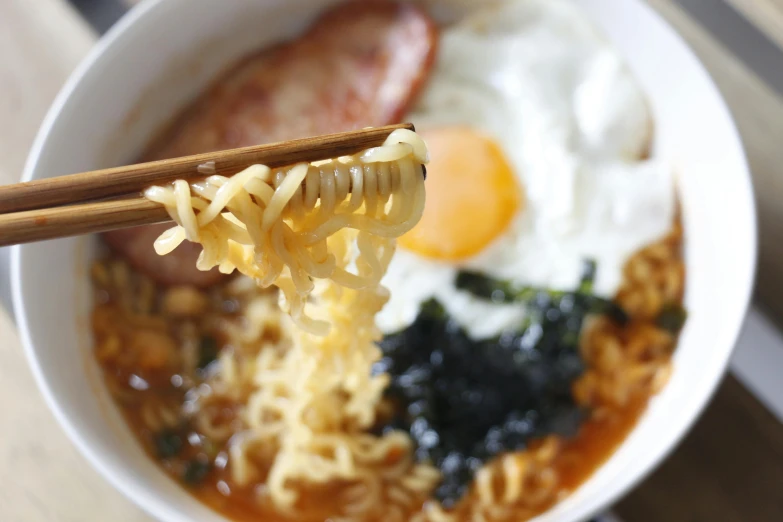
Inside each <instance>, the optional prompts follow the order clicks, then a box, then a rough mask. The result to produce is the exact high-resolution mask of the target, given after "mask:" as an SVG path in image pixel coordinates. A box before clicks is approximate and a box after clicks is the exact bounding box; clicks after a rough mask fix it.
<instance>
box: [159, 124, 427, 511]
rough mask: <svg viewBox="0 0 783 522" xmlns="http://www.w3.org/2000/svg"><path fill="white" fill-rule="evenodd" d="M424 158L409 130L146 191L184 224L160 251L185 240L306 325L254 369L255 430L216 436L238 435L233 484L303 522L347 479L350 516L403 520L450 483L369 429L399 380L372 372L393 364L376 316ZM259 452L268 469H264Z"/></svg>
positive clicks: (251, 411) (398, 436)
mask: <svg viewBox="0 0 783 522" xmlns="http://www.w3.org/2000/svg"><path fill="white" fill-rule="evenodd" d="M426 161H427V151H426V147H425V145H424V142H423V141H422V140H421V139H420V138H419V137H418V136H417V135H416V134H415V133H413V132H411V131H407V130H397V131H395V132H394V133H392V134H391V135H390V136H389V138H388V139H387V141H386V142H385V143H384V145H383V146H381V147H377V148H373V149H369V150H367V151H364V152H363V153H361V154H358V155H356V156H350V157H343V158H338V159H334V160H329V161H325V162H318V163H313V164H307V163H304V164H299V165H295V166H293V167H290V168H286V169H281V170H277V171H273V170H271V169H269V168H268V167H265V166H262V165H254V166H252V167H249V168H248V169H246V170H244V171H242V172H240V173H238V174H236V175H235V176H233V177H231V178H226V177H223V176H210V177H208V178H207V179H206V180H205V181H203V182H197V183H193V184H192V185H190V184H188V183H187V182H186V181H183V180H178V181H176V182H174V183H173V185H172V186H168V187H152V188H150V189H148V190H147V191H146V192H145V195H146V197H147V198H149V199H150V200H152V201H155V202H158V203H161V204H163V205H165V207H166V209H167V210H168V212H169V213H170V215H171V217H172V218H173V219H174V221H176V223H177V226H175V227H174V228H172V229H170V230H168V231H166V232H165V233H164V234H163V235H161V236H160V238H158V240H157V241H156V243H155V249H156V251H157V252H158V253H159V254H161V255H163V254H166V253H168V252H171V251H172V250H173V249H174V248H176V247H177V246H178V245H179V244H180V243H181V242H182V241H183V240H185V239H188V240H190V241H193V242H197V243H200V244H201V245H202V246H203V252H202V254H201V256H200V257H199V260H198V267H199V268H200V269H202V270H209V269H211V268H212V267H214V266H218V267H219V269H220V271H221V272H224V273H230V272H232V271H234V270H238V271H239V272H241V273H242V274H244V275H246V276H248V277H250V278H252V279H253V280H254V281H255V282H256V283H257V284H258V285H259V286H261V287H268V286H271V285H274V286H276V287H278V288H279V289H280V303H281V308H282V309H284V310H285V311H287V312H288V313H289V314H290V316H291V318H292V319H293V321H294V323H296V325H297V327H298V328H292V329H290V332H291V333H290V335H291V338H290V339H289V342H287V343H281V344H280V345H278V346H270V347H269V349H265V350H261V351H260V352H259V355H258V357H257V359H256V360H255V361H254V363H253V364H252V366H251V368H252V375H250V376H249V380H250V381H251V382H252V385H253V387H254V389H253V391H252V392H251V393H250V394H249V396H248V397H247V407H246V408H245V411H244V413H243V417H244V418H243V424H244V426H245V429H244V430H243V431H241V432H239V433H234V434H232V433H231V432H230V430H224V431H226V433H223V434H221V433H215V432H217V431H220V427H219V426H215V425H213V426H208V427H207V428H208V429H210V430H211V434H212V435H213V436H216V438H217V439H218V440H220V438H221V435H222V438H224V439H225V438H227V437H230V441H229V454H230V470H231V474H232V479H233V480H234V482H235V483H236V484H239V485H250V484H253V483H258V482H263V483H265V485H266V487H265V488H264V489H263V491H262V492H260V493H259V495H261V496H266V497H268V500H269V501H270V502H271V503H272V504H273V505H274V506H275V508H276V509H278V510H280V511H283V512H287V513H289V514H291V515H295V514H296V513H297V509H298V506H299V505H300V502H299V501H300V500H301V497H302V494H301V493H302V492H303V490H307V489H311V488H312V487H313V486H324V487H325V486H329V485H332V484H335V483H342V484H345V485H348V486H350V487H347V488H343V491H342V494H343V495H344V496H345V498H344V499H343V502H342V503H341V504H342V505H343V506H344V507H343V509H344V511H345V512H344V513H343V515H344V516H346V517H349V518H352V519H359V518H364V517H367V516H368V515H369V514H371V513H376V512H378V513H381V512H383V509H386V510H387V514H386V515H385V516H386V518H388V517H389V516H390V517H392V518H391V519H394V518H399V517H402V516H403V513H404V511H403V509H404V508H405V509H408V510H409V509H410V507H412V505H413V503H414V502H416V501H417V500H418V502H419V503H420V502H421V499H422V498H424V497H426V496H427V494H428V493H429V492H430V491H431V490H432V488H433V487H434V486H435V484H436V483H437V482H438V480H439V472H438V471H437V470H436V469H435V468H433V467H431V466H429V465H426V464H416V463H414V462H413V461H412V459H411V457H410V455H411V440H410V438H409V437H408V435H407V433H405V432H400V431H391V432H388V433H385V434H383V435H374V434H371V433H369V432H368V430H369V429H370V428H372V427H373V425H374V424H375V422H376V415H377V411H378V406H379V404H380V403H381V399H382V394H383V392H384V389H385V388H386V387H387V385H388V382H389V378H388V375H386V374H381V375H373V372H372V366H373V364H374V363H375V362H376V361H378V360H379V359H380V357H381V352H380V350H379V348H378V346H377V345H376V343H377V342H378V341H379V340H380V338H381V334H380V332H379V330H378V329H377V327H376V326H375V322H374V317H375V314H376V313H377V312H378V311H379V310H380V309H381V307H382V306H383V305H384V304H385V302H386V300H387V299H388V291H387V290H386V289H385V288H383V287H382V286H381V285H380V280H381V278H382V276H383V275H384V273H385V271H386V268H387V266H388V264H389V262H390V260H391V256H392V255H393V252H394V238H396V237H398V236H400V235H401V234H403V233H405V232H407V231H408V230H410V229H411V228H412V227H413V226H414V225H415V224H416V223H417V222H418V220H419V218H420V217H421V214H422V211H423V207H424V171H423V167H422V164H423V163H425V162H426ZM305 308H307V311H305ZM258 311H259V312H260V313H261V314H263V313H265V312H268V311H269V309H268V308H264V307H263V306H262V307H261V308H260V309H259V310H258ZM222 362H223V366H224V368H223V371H222V375H221V379H222V384H223V388H224V389H225V390H227V391H226V393H232V390H233V391H234V392H235V393H239V392H238V390H239V389H241V388H242V384H243V377H241V376H240V375H239V374H240V373H243V372H241V371H240V368H238V365H237V364H236V363H234V364H232V361H231V360H230V359H229V358H225V360H223V361H222ZM244 374H245V375H247V372H244ZM244 380H245V381H247V378H245V379H244ZM259 454H262V455H264V456H266V457H267V459H268V460H267V461H266V462H260V463H259V461H258V460H259V459H258V456H259ZM390 464H392V465H390ZM379 469H380V470H381V472H380V473H379ZM262 500H263V499H262ZM384 505H386V508H384ZM389 509H391V510H392V511H391V512H388V510H389ZM395 509H396V510H397V512H395V511H394V510H395ZM379 510H380V511H379ZM399 519H400V520H401V519H402V518H399Z"/></svg>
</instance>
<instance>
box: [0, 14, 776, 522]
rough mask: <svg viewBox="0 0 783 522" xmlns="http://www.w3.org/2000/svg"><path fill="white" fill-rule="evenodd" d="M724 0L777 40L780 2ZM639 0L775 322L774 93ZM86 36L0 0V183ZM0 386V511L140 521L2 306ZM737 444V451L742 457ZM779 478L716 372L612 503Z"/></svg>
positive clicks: (695, 511) (38, 519)
mask: <svg viewBox="0 0 783 522" xmlns="http://www.w3.org/2000/svg"><path fill="white" fill-rule="evenodd" d="M705 1H706V0H705ZM712 1H716V0H712ZM726 1H728V2H731V3H732V4H733V5H734V6H735V8H736V9H737V10H738V11H740V12H742V13H743V14H745V15H746V16H747V17H748V19H749V20H752V21H754V23H756V25H757V26H758V27H759V28H760V29H761V30H762V31H764V32H766V33H767V34H768V35H769V38H770V39H771V40H773V41H776V42H777V43H778V44H779V45H781V46H782V47H783V0H726ZM650 3H651V4H652V5H653V6H654V7H655V8H656V9H657V10H658V11H659V12H661V13H662V14H663V16H664V17H665V18H666V19H667V20H669V22H670V23H671V24H672V25H673V26H674V27H675V28H676V29H677V30H678V31H680V33H681V34H682V35H683V36H684V37H685V38H686V40H687V41H688V42H689V43H690V45H691V46H692V47H693V49H694V50H695V51H696V53H697V54H698V56H699V57H700V58H701V59H702V60H703V62H704V64H705V65H706V66H707V68H708V69H709V70H710V72H711V73H712V75H713V77H714V78H715V81H716V82H717V84H718V86H719V87H720V89H721V91H722V92H723V94H724V96H725V97H726V99H727V101H728V103H729V105H730V107H731V109H732V112H733V114H734V117H735V118H736V120H737V124H738V126H739V129H740V132H741V134H742V137H743V139H744V142H745V146H746V148H747V151H748V156H749V160H750V164H751V168H752V171H753V176H754V181H755V186H756V197H757V198H758V204H759V217H760V226H761V259H760V263H759V268H760V272H759V279H758V282H759V285H758V287H759V288H758V298H759V299H760V300H761V302H762V303H763V304H764V305H765V306H766V307H767V308H768V309H770V310H772V311H774V312H775V314H776V317H777V318H778V319H783V270H779V269H777V260H778V259H781V258H783V203H781V202H783V175H781V172H780V170H781V167H780V166H781V165H783V98H781V97H780V96H779V95H778V94H777V93H776V92H775V91H773V90H772V89H771V88H770V87H769V86H768V85H766V84H765V83H764V82H763V81H762V80H761V79H760V78H759V77H758V76H757V75H755V74H754V73H753V72H752V71H751V70H750V69H749V68H748V67H746V66H745V65H743V63H741V62H740V61H739V60H738V59H737V58H736V57H734V56H733V55H732V54H731V53H730V52H728V51H727V50H726V49H725V48H723V47H722V46H721V45H720V44H719V43H718V42H717V41H716V40H715V39H714V38H713V37H712V36H711V35H710V34H708V33H707V32H706V31H705V30H704V29H703V28H702V27H701V26H699V25H698V24H697V23H696V22H695V21H694V20H692V19H691V18H690V17H689V15H688V14H686V12H685V11H683V10H682V9H681V8H680V7H679V6H678V5H677V2H676V0H650ZM94 40H95V34H94V33H93V32H92V30H91V29H90V28H89V27H88V26H87V25H86V24H85V23H84V22H83V21H82V20H81V18H80V17H79V16H78V14H76V13H75V12H73V10H72V9H71V8H70V7H69V6H68V5H67V4H66V3H65V2H64V0H34V1H32V0H0V122H2V125H0V158H1V159H0V184H2V183H11V182H14V181H16V180H17V178H18V176H19V175H20V173H21V171H22V167H23V164H24V159H25V157H26V155H27V151H28V149H29V147H30V144H31V143H32V140H33V137H34V134H35V132H36V130H37V128H38V126H39V124H40V122H41V119H42V118H43V116H44V114H45V112H46V109H47V108H48V106H49V104H50V103H51V101H52V99H53V97H54V95H55V94H56V92H57V90H58V89H59V88H60V86H61V85H62V83H63V82H64V80H65V78H66V77H67V75H68V74H69V73H70V71H71V70H72V69H73V68H74V67H75V65H76V64H77V63H78V62H79V60H80V59H81V58H82V57H83V56H84V55H85V53H86V52H87V51H88V49H89V48H90V46H91V45H92V43H93V42H94ZM781 322H783V321H781ZM0 397H2V399H0V400H1V401H2V408H3V415H2V416H0V521H2V522H17V521H25V522H60V521H62V522H104V521H106V520H112V521H115V522H142V521H149V520H150V518H149V517H147V516H146V515H145V514H144V513H142V512H141V511H140V510H139V509H138V508H136V507H135V506H133V505H132V504H131V503H130V502H129V501H127V500H126V499H125V498H124V497H122V496H121V495H120V494H119V493H117V492H116V491H115V490H114V489H113V488H112V487H111V486H109V485H108V484H107V483H105V482H104V481H103V480H102V479H101V478H100V477H99V476H98V475H97V473H96V472H95V471H94V470H93V469H92V468H91V467H90V466H89V465H88V464H87V462H86V461H85V460H84V459H83V458H82V457H81V456H80V455H79V454H78V453H77V452H76V450H75V449H74V448H73V446H72V445H71V444H70V443H69V442H68V440H67V439H66V437H65V434H64V433H63V432H62V431H61V430H60V428H59V426H58V425H57V423H56V421H55V420H54V418H53V416H52V415H51V413H50V412H49V411H48V409H47V408H46V406H45V404H44V402H43V400H42V398H41V396H40V394H39V392H38V390H37V389H36V387H35V384H34V382H33V378H32V375H31V374H30V371H29V369H28V368H27V365H26V363H25V361H24V357H23V354H22V351H21V347H20V344H19V339H18V337H17V335H16V332H15V329H14V327H13V324H12V323H11V321H10V319H9V318H8V317H7V315H5V312H4V311H3V310H2V309H0ZM721 437H723V438H721ZM743 448H748V449H749V450H750V451H748V452H747V455H749V457H748V458H745V457H743V456H742V455H743V453H742V452H743ZM735 452H739V453H737V454H736V456H732V455H735ZM779 484H783V428H781V426H780V423H779V422H777V421H776V420H775V419H773V418H772V417H771V416H770V415H769V414H768V413H767V412H766V411H765V410H764V409H763V408H762V407H761V406H760V405H759V404H758V403H757V402H756V401H755V399H753V398H752V396H750V395H749V394H748V393H747V392H746V391H745V390H744V389H743V388H742V387H741V386H740V385H739V384H738V383H737V382H736V381H734V380H733V379H731V378H729V379H728V380H727V381H726V382H725V383H724V385H723V387H722V389H721V392H720V393H719V394H718V397H717V399H716V401H715V402H714V403H713V405H712V406H711V407H710V409H709V410H708V412H707V414H706V415H705V416H704V417H703V418H702V420H701V421H700V423H699V425H698V426H697V427H696V429H695V430H694V431H693V433H692V434H691V435H690V436H689V437H688V439H687V440H686V441H685V442H684V443H683V444H682V445H681V447H680V448H679V449H678V450H677V451H676V452H675V454H674V455H673V456H672V458H670V459H669V461H668V462H667V463H665V464H664V465H663V466H662V467H661V469H660V470H658V471H657V472H656V473H655V474H654V475H653V476H652V477H651V478H650V479H648V481H646V482H645V483H644V484H643V485H642V486H641V487H640V488H638V489H637V490H636V491H635V492H633V493H632V494H631V495H629V496H628V497H627V498H626V499H625V500H624V501H623V502H622V503H621V504H620V505H619V506H618V511H619V512H620V514H621V515H624V516H625V517H626V518H627V520H628V521H629V522H637V521H650V522H653V521H665V522H677V521H683V522H686V521H687V522H690V521H710V522H723V521H726V522H729V521H731V522H733V521H737V522H753V521H759V522H768V521H775V520H783V501H781V500H779V499H778V498H779V497H778V495H777V486H778V485H779Z"/></svg>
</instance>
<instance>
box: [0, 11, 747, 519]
mask: <svg viewBox="0 0 783 522" xmlns="http://www.w3.org/2000/svg"><path fill="white" fill-rule="evenodd" d="M423 1H425V3H428V4H431V6H432V7H433V8H434V9H435V11H436V13H437V14H438V17H439V18H441V19H447V18H448V17H449V16H450V15H451V14H453V13H454V11H455V9H457V10H458V9H459V6H460V5H462V6H465V5H469V2H468V1H467V0H456V1H455V0H452V1H449V0H437V1H432V0H423ZM574 1H575V2H576V3H578V4H580V5H581V6H582V7H583V8H584V10H585V12H586V14H587V16H589V17H590V18H592V19H593V20H594V21H595V22H596V23H597V24H598V25H599V26H600V27H601V28H602V29H603V30H604V32H605V33H606V35H607V37H608V38H609V39H610V40H611V41H612V42H613V43H614V44H615V45H616V47H617V48H618V49H619V50H620V52H621V53H622V54H623V55H624V56H625V58H626V59H627V61H628V63H629V64H630V66H631V67H632V69H633V70H634V72H635V73H636V75H637V76H638V77H639V79H640V80H641V82H642V83H643V85H644V87H645V89H646V91H647V93H648V95H649V98H650V101H651V104H652V107H653V110H654V113H655V122H656V154H661V155H665V156H666V157H667V158H669V159H670V160H671V161H672V164H673V165H674V168H675V169H676V171H677V173H678V188H679V195H680V200H681V204H682V210H683V221H684V225H685V231H686V266H687V290H686V306H687V308H688V309H689V312H690V316H689V320H688V323H687V325H686V328H685V330H684V331H683V334H682V337H681V340H680V343H679V347H678V349H677V352H676V354H675V361H674V368H675V370H674V373H673V375H672V378H671V381H670V382H669V384H668V385H667V386H666V387H665V389H664V390H663V391H662V392H661V393H660V394H659V395H658V396H657V397H656V398H655V399H654V401H653V402H652V404H651V406H650V408H649V409H648V411H647V412H646V413H645V414H644V416H643V417H642V419H641V421H640V423H639V425H638V426H637V428H636V429H635V430H634V431H633V432H632V433H631V435H630V436H629V437H628V439H627V440H626V441H625V442H624V443H623V444H622V446H621V447H620V448H619V449H618V451H616V452H615V454H614V455H613V456H612V457H611V459H610V460H609V461H608V462H607V463H606V464H605V465H604V466H603V467H602V468H601V469H600V470H599V471H598V472H597V473H596V474H595V475H594V476H593V477H592V478H591V479H590V480H589V481H588V482H586V483H585V484H584V485H583V486H582V487H580V488H579V489H578V490H577V491H576V492H575V493H574V494H573V495H571V496H570V497H569V498H567V499H566V500H565V501H563V502H562V503H560V504H559V505H557V506H556V507H555V508H554V509H553V510H551V511H550V512H548V513H546V514H544V515H542V516H541V517H539V518H538V519H537V520H539V521H541V522H543V521H555V520H558V521H571V520H581V519H583V518H586V517H587V516H589V515H591V514H592V513H594V512H595V511H596V510H598V509H600V508H602V507H604V506H605V505H606V504H607V503H610V502H612V501H613V500H615V499H616V498H617V497H618V496H619V495H620V494H622V493H623V492H624V491H626V490H627V489H628V488H629V487H630V486H631V485H632V484H634V483H635V482H636V481H638V480H639V479H640V478H641V477H642V476H643V475H644V474H645V473H646V472H647V471H649V470H650V469H651V468H652V467H653V466H654V465H655V463H656V462H658V461H659V460H660V459H661V458H662V457H663V456H664V455H665V454H666V453H667V452H668V451H669V450H670V449H671V448H672V447H673V445H674V444H675V443H676V441H677V440H678V439H679V438H680V437H681V436H682V434H683V433H684V431H685V430H686V429H687V428H688V427H689V426H690V424H691V423H692V422H693V420H694V419H695V417H696V415H697V414H698V413H699V411H700V410H701V408H702V407H703V406H704V404H705V403H706V401H707V399H708V398H709V396H710V395H711V393H712V391H713V390H714V388H715V386H716V384H717V383H718V381H719V379H720V377H721V376H722V374H723V371H724V369H725V367H726V363H727V360H728V357H729V355H730V353H731V350H732V348H733V345H734V342H735V340H736V337H737V334H738V331H739V327H740V324H741V322H742V318H743V316H744V312H745V309H746V306H747V302H748V298H749V295H750V289H751V284H752V279H753V267H754V264H755V217H754V216H755V215H754V210H753V200H752V196H751V190H750V189H751V187H750V177H749V173H748V169H747V166H746V163H745V159H744V155H743V151H742V146H741V143H740V141H739V138H738V136H737V133H736V131H735V128H734V125H733V123H732V121H731V117H730V115H729V112H728V110H727V109H726V107H725V105H724V103H723V101H722V99H721V97H720V95H719V93H718V91H717V90H716V88H715V86H714V85H713V83H712V82H711V80H710V79H709V76H708V75H707V74H706V72H705V71H704V69H703V68H702V66H701V65H700V64H699V62H698V60H697V59H696V58H695V57H694V56H693V54H692V53H691V52H690V50H689V49H688V48H687V46H685V44H684V43H683V42H682V41H681V40H680V38H679V37H678V36H677V35H676V34H675V33H674V32H673V31H672V30H671V29H670V28H669V27H668V26H667V25H666V24H665V23H664V22H663V21H662V20H661V19H660V18H659V17H658V16H657V15H656V14H655V13H653V12H652V11H651V9H650V8H649V7H647V6H646V5H645V4H644V3H643V2H642V1H641V0H574ZM330 3H334V0H288V1H286V0H267V1H266V2H258V1H257V0H224V1H222V2H213V1H211V0H149V1H147V2H146V3H143V4H142V6H141V7H140V8H137V9H136V10H134V11H132V12H131V14H130V15H128V16H126V17H125V18H124V19H123V20H122V21H121V22H120V23H119V24H118V26H116V27H115V28H114V29H113V30H112V31H111V32H110V33H109V35H107V37H106V38H104V39H103V40H101V42H100V43H99V44H98V46H97V47H96V49H95V50H94V52H93V53H91V55H90V56H89V57H88V58H87V59H86V61H85V62H84V63H83V64H82V65H81V66H80V68H79V69H78V70H77V72H76V73H75V74H74V76H73V77H72V78H71V80H70V81H69V82H68V84H67V85H66V86H65V87H64V89H63V91H62V92H61V94H60V96H58V98H57V100H56V101H55V103H54V105H53V107H52V110H51V111H50V113H49V115H48V116H47V118H46V120H45V122H44V125H43V127H42V129H41V132H40V134H39V136H38V139H37V140H36V143H35V145H34V147H33V150H32V151H31V154H30V158H29V161H28V165H27V169H26V171H25V179H37V178H45V177H51V176H56V175H61V174H68V173H71V172H78V171H83V170H89V169H94V168H101V167H107V166H111V165H115V164H119V163H122V162H126V161H130V160H132V159H133V157H134V156H135V155H136V154H138V152H139V151H140V150H141V148H142V147H143V145H144V144H145V143H146V142H147V141H148V140H149V138H150V136H151V135H153V134H154V132H155V130H157V129H159V128H160V126H161V125H162V124H163V123H165V122H166V121H167V120H168V119H169V118H170V117H171V116H172V115H173V114H174V113H175V112H176V111H177V109H178V108H180V107H181V106H182V105H183V104H184V103H186V102H187V100H189V99H191V98H192V97H193V96H195V95H196V94H197V93H198V92H200V91H201V90H202V89H203V88H204V87H205V85H206V84H207V83H208V81H209V80H210V79H211V78H213V77H214V76H215V74H216V73H218V72H219V71H220V70H221V69H222V68H224V67H225V66H226V65H228V64H230V63H231V62H232V61H234V60H235V59H237V58H239V57H241V56H243V55H245V54H247V53H248V52H250V51H252V50H254V49H257V48H260V47H262V46H264V45H267V44H269V43H271V42H274V41H278V40H280V39H283V38H285V37H287V36H289V35H292V34H296V33H297V32H298V31H300V30H301V29H302V28H304V27H305V26H306V25H307V24H308V23H309V21H310V20H311V19H312V18H313V17H314V16H315V15H316V14H317V13H318V12H319V11H320V10H321V9H322V8H323V7H324V6H326V5H328V4H330ZM729 198H731V202H732V203H731V212H730V213H729V212H726V211H725V208H726V203H725V202H726V201H728V200H729ZM92 250H93V244H92V241H91V240H90V239H88V238H80V239H67V240H58V241H50V242H44V243H38V244H31V245H25V246H22V247H15V248H14V250H13V253H12V279H13V293H14V306H15V311H16V315H17V318H18V320H19V327H20V332H21V335H22V340H23V343H24V345H25V348H26V351H27V354H28V357H29V360H30V363H31V365H32V367H33V371H34V373H35V376H36V379H37V381H38V384H39V386H40V387H41V389H42V391H43V393H44V395H45V397H46V400H47V402H48V403H49V405H50V407H51V408H52V409H53V411H54V413H55V415H56V416H57V417H58V419H59V421H60V422H61V424H62V425H63V427H64V429H65V430H66V431H67V433H68V435H69V436H70V437H71V439H72V440H73V441H74V443H75V444H76V445H77V446H78V447H79V449H80V450H81V451H82V452H83V454H84V455H85V456H86V457H87V458H88V459H89V460H90V461H91V462H92V464H93V465H94V466H95V467H96V468H98V469H99V471H101V472H102V473H103V474H104V476H105V477H106V478H107V479H108V480H110V481H111V482H112V483H113V484H114V485H115V486H116V487H118V488H119V489H120V490H122V491H123V492H124V493H125V494H126V495H128V496H129V497H131V498H132V499H133V500H134V501H136V502H137V503H139V504H140V505H141V506H142V507H143V508H145V509H146V510H147V511H149V512H150V513H151V514H153V515H155V516H156V517H158V518H160V519H161V520H168V521H183V522H184V521H186V520H193V519H198V520H204V521H219V520H223V519H222V517H220V516H218V515H216V514H215V513H213V512H212V511H210V510H209V509H207V508H205V507H203V506H201V505H200V504H199V503H198V502H196V501H195V500H193V499H192V498H191V497H190V496H189V495H188V494H187V493H186V492H185V491H184V490H183V489H182V488H180V486H179V485H177V484H175V483H174V482H173V481H172V480H170V479H168V478H167V477H166V476H165V475H164V474H163V473H161V472H160V471H159V470H158V469H157V467H156V466H155V464H154V463H153V462H152V461H151V460H150V459H148V458H146V457H145V456H144V455H143V452H142V450H141V448H140V447H139V445H138V444H137V443H136V441H135V440H134V439H133V437H132V436H131V434H130V432H129V430H127V429H126V428H125V426H124V423H123V421H122V419H121V418H120V416H119V413H118V412H117V410H116V409H115V408H114V406H113V405H112V404H111V401H110V399H109V397H108V394H107V393H106V391H105V389H104V387H103V385H102V382H101V380H100V377H99V375H98V369H97V367H96V365H95V363H94V362H93V360H92V358H91V357H90V350H91V338H90V332H89V309H90V297H91V294H90V289H89V279H88V270H89V259H90V257H91V254H92Z"/></svg>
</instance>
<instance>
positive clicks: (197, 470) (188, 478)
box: [182, 457, 212, 486]
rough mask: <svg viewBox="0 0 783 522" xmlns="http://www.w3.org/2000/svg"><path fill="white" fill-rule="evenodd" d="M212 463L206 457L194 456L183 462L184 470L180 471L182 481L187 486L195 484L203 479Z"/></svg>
mask: <svg viewBox="0 0 783 522" xmlns="http://www.w3.org/2000/svg"><path fill="white" fill-rule="evenodd" d="M211 469H212V464H210V462H209V461H208V460H207V459H206V458H203V457H202V458H199V457H196V458H194V459H192V460H189V461H188V462H187V463H186V464H185V470H184V471H183V472H182V481H183V482H184V483H185V484H187V485H189V486H197V485H199V484H200V483H201V481H203V480H204V478H205V477H206V476H207V474H208V473H209V471H210V470H211Z"/></svg>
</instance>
